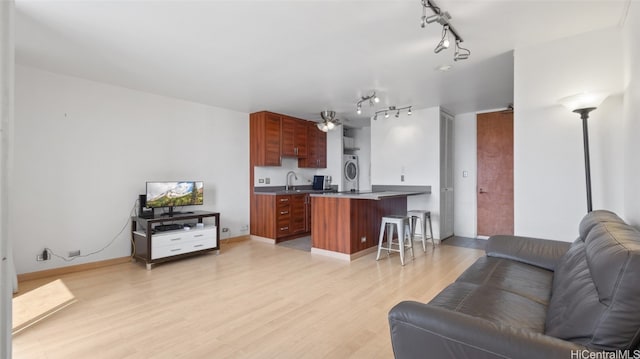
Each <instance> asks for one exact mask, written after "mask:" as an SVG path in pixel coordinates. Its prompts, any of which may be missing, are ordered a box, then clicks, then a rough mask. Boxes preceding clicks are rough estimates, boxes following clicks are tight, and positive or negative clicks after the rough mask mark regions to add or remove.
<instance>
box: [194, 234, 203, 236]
mask: <svg viewBox="0 0 640 359" xmlns="http://www.w3.org/2000/svg"><path fill="white" fill-rule="evenodd" d="M203 236H204V234H196V235H195V236H194V237H203Z"/></svg>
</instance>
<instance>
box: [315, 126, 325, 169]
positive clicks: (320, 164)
mask: <svg viewBox="0 0 640 359" xmlns="http://www.w3.org/2000/svg"><path fill="white" fill-rule="evenodd" d="M315 148H316V164H317V165H316V167H317V168H327V133H326V132H322V131H320V130H318V131H316V142H315Z"/></svg>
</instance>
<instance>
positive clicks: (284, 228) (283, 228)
mask: <svg viewBox="0 0 640 359" xmlns="http://www.w3.org/2000/svg"><path fill="white" fill-rule="evenodd" d="M287 229H289V227H280V230H281V231H286V230H287Z"/></svg>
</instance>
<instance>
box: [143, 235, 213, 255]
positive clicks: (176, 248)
mask: <svg viewBox="0 0 640 359" xmlns="http://www.w3.org/2000/svg"><path fill="white" fill-rule="evenodd" d="M216 244H217V241H216V239H215V236H213V237H209V238H203V239H200V240H192V241H188V242H184V243H177V244H173V245H169V246H163V247H157V248H156V247H154V248H152V250H151V259H158V258H164V257H170V256H175V255H178V254H184V253H190V252H195V251H200V250H203V249H210V248H215V247H216Z"/></svg>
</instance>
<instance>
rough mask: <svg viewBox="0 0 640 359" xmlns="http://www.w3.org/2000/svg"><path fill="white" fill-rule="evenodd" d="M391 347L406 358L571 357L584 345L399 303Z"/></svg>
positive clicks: (398, 356) (394, 314)
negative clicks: (572, 353)
mask: <svg viewBox="0 0 640 359" xmlns="http://www.w3.org/2000/svg"><path fill="white" fill-rule="evenodd" d="M389 327H390V329H391V343H392V345H393V353H394V355H395V358H396V359H403V358H455V359H460V358H473V359H485V358H486V359H489V358H491V359H494V358H502V359H503V358H562V359H567V358H572V356H571V352H572V351H574V352H576V353H577V351H584V350H586V351H588V349H587V348H586V347H583V346H580V345H577V344H574V343H571V342H567V341H564V340H560V339H557V338H553V337H550V336H546V335H544V334H540V333H535V332H532V331H529V330H526V329H518V328H513V327H510V326H506V325H500V324H497V323H494V322H490V321H488V320H485V319H482V318H478V317H472V316H470V315H467V314H464V313H459V312H454V311H451V310H448V309H445V308H441V307H437V306H433V305H429V304H424V303H418V302H411V301H406V302H401V303H399V304H397V305H396V306H394V307H393V308H392V309H391V311H390V312H389Z"/></svg>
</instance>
